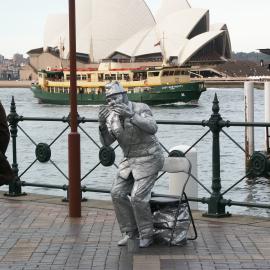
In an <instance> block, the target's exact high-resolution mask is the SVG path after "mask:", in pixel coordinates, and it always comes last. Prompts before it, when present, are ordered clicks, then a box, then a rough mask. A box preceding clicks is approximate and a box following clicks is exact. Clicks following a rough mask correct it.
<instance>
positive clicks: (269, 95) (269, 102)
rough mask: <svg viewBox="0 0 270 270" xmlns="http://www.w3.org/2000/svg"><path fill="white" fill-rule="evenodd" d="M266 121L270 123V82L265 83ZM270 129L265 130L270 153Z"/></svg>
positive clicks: (266, 145)
mask: <svg viewBox="0 0 270 270" xmlns="http://www.w3.org/2000/svg"><path fill="white" fill-rule="evenodd" d="M264 119H265V122H266V123H269V122H270V82H265V83H264ZM269 148H270V129H269V127H266V129H265V150H266V152H267V154H269V153H270V149H269Z"/></svg>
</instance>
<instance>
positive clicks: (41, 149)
mask: <svg viewBox="0 0 270 270" xmlns="http://www.w3.org/2000/svg"><path fill="white" fill-rule="evenodd" d="M35 154H36V158H37V160H38V161H39V162H41V163H45V162H48V161H49V160H50V158H51V149H50V146H49V145H48V144H47V143H39V144H38V145H37V146H36V151H35Z"/></svg>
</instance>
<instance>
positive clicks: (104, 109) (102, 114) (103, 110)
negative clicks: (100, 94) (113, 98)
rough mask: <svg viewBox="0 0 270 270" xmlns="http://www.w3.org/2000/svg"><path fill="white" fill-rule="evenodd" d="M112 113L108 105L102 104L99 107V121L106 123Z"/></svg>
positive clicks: (102, 123)
mask: <svg viewBox="0 0 270 270" xmlns="http://www.w3.org/2000/svg"><path fill="white" fill-rule="evenodd" d="M109 115H110V111H109V108H108V106H104V105H103V106H100V107H99V113H98V121H99V123H100V124H101V125H105V124H106V120H107V118H108V116H109Z"/></svg>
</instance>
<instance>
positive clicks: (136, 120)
mask: <svg viewBox="0 0 270 270" xmlns="http://www.w3.org/2000/svg"><path fill="white" fill-rule="evenodd" d="M129 106H130V107H131V109H132V111H133V112H135V114H134V116H133V117H132V118H131V119H129V118H126V119H125V120H124V121H122V128H121V130H120V131H119V126H117V127H116V128H115V129H117V132H116V133H115V134H114V132H113V130H110V128H108V126H104V127H103V128H100V129H99V130H100V141H101V142H102V144H103V145H106V146H108V145H111V144H112V143H113V142H114V141H115V140H117V141H118V143H119V145H120V147H121V149H122V151H123V154H124V158H123V159H122V161H121V162H120V164H119V172H118V173H119V175H120V176H121V177H122V178H124V179H127V177H128V176H129V174H130V173H131V172H132V174H133V177H134V179H135V180H139V179H141V178H144V177H147V176H149V175H153V174H155V173H157V172H158V171H160V170H161V168H162V166H163V162H164V157H163V154H162V149H161V147H160V144H159V142H158V140H157V138H156V136H155V133H156V132H157V124H156V121H155V119H154V118H153V116H152V112H151V110H150V108H149V107H148V106H147V105H146V104H144V103H135V102H129ZM111 119H112V120H113V119H115V117H112V118H111ZM115 121H116V122H117V120H116V119H115ZM120 122H121V120H120ZM110 125H111V127H113V125H114V123H113V122H112V123H110Z"/></svg>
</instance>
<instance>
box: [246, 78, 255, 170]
mask: <svg viewBox="0 0 270 270" xmlns="http://www.w3.org/2000/svg"><path fill="white" fill-rule="evenodd" d="M244 92H245V122H254V82H245V83H244ZM245 151H246V159H245V160H246V172H248V171H249V158H250V156H251V155H252V154H253V153H254V127H245Z"/></svg>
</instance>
